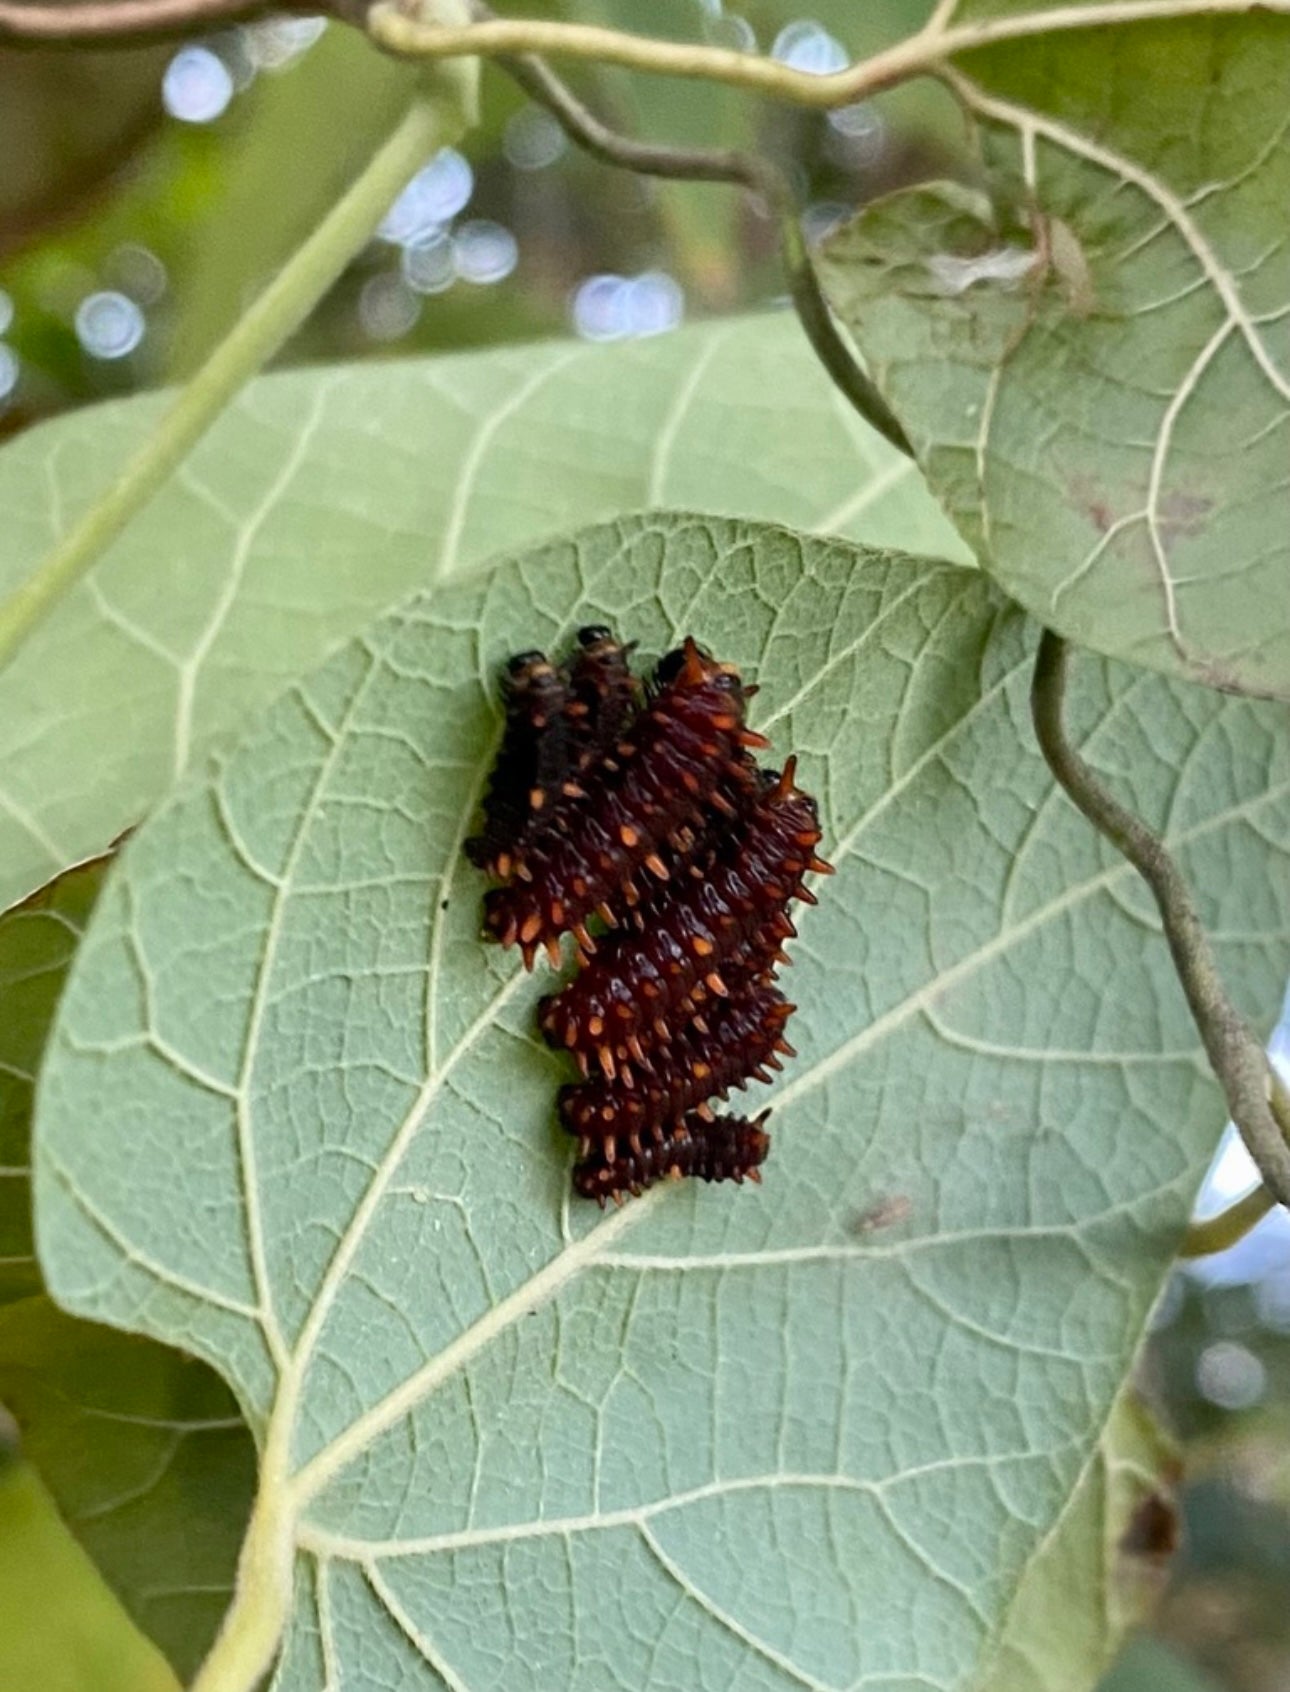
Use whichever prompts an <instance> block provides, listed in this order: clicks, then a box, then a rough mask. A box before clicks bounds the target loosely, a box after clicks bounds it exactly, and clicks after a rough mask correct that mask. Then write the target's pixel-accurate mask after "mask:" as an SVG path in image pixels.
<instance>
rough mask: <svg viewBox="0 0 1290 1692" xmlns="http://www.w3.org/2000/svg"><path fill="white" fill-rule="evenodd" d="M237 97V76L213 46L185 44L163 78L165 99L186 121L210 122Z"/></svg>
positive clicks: (162, 90)
mask: <svg viewBox="0 0 1290 1692" xmlns="http://www.w3.org/2000/svg"><path fill="white" fill-rule="evenodd" d="M232 98H233V77H232V74H231V72H230V71H229V68H228V66H227V65H226V64H225V63H224V61H223V59H221V58H220V56H219V54H218V53H212V52H211V50H210V48H209V47H181V48H180V50H179V51H178V52H177V53H176V54H175V56H174V58H173V59H172V60H171V61H170V63H169V64H168V65H167V66H166V72H165V75H164V76H163V77H162V79H161V101H162V104H163V105H164V106H165V108H166V110H167V111H168V112H169V113H170V115H171V117H176V118H179V119H181V120H182V122H184V123H210V122H211V121H212V119H214V118H217V117H218V116H219V115H220V113H221V112H222V111H224V109H225V108H226V107H227V105H228V103H229V101H230V100H231V99H232Z"/></svg>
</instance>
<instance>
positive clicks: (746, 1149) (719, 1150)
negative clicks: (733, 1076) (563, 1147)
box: [573, 1111, 770, 1209]
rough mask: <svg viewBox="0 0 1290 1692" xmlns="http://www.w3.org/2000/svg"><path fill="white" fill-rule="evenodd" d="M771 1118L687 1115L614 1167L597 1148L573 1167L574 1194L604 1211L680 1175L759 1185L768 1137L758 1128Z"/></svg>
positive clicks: (767, 1146) (767, 1112) (765, 1113)
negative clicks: (608, 1203)
mask: <svg viewBox="0 0 1290 1692" xmlns="http://www.w3.org/2000/svg"><path fill="white" fill-rule="evenodd" d="M769 1114H770V1113H769V1111H763V1112H762V1113H761V1115H760V1116H757V1117H754V1118H753V1119H752V1120H751V1121H749V1119H748V1118H747V1117H746V1116H718V1117H716V1118H715V1119H714V1120H713V1121H711V1122H705V1121H704V1120H703V1119H702V1118H701V1117H698V1116H687V1117H686V1119H685V1121H684V1122H683V1123H681V1124H679V1125H678V1126H677V1127H676V1128H675V1129H674V1130H673V1131H672V1132H671V1133H669V1134H666V1135H664V1137H663V1139H662V1140H661V1141H659V1142H658V1143H657V1144H654V1143H651V1144H649V1145H643V1146H642V1147H641V1149H640V1152H639V1153H636V1152H632V1153H630V1154H629V1155H627V1156H621V1155H620V1156H619V1157H618V1158H617V1160H616V1161H615V1162H613V1163H610V1162H607V1161H606V1159H605V1157H604V1155H603V1152H602V1150H601V1149H599V1148H597V1149H595V1150H593V1151H592V1152H591V1153H590V1154H589V1155H588V1156H586V1157H583V1158H579V1160H578V1162H577V1163H575V1164H574V1166H573V1188H574V1191H575V1192H576V1193H580V1194H581V1195H582V1197H583V1198H594V1199H598V1200H599V1201H600V1205H601V1207H602V1209H603V1207H604V1203H605V1200H606V1199H608V1198H612V1199H613V1201H614V1202H615V1204H621V1203H622V1202H623V1197H624V1195H625V1194H627V1193H634V1194H637V1195H639V1194H640V1193H642V1192H644V1190H645V1188H646V1187H652V1186H653V1185H654V1184H655V1182H656V1181H666V1180H671V1181H679V1180H680V1179H681V1177H682V1176H684V1175H693V1176H695V1177H697V1179H699V1180H700V1181H743V1180H744V1179H745V1178H747V1179H748V1180H750V1181H760V1180H761V1175H760V1173H759V1171H760V1168H761V1165H762V1164H763V1163H764V1162H765V1161H766V1154H767V1152H769V1150H770V1135H769V1134H768V1133H767V1132H766V1130H765V1129H764V1128H763V1126H762V1124H763V1123H764V1122H765V1120H766V1118H767V1116H768V1115H769Z"/></svg>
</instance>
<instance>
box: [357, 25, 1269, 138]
mask: <svg viewBox="0 0 1290 1692" xmlns="http://www.w3.org/2000/svg"><path fill="white" fill-rule="evenodd" d="M1261 4H1262V10H1264V11H1271V12H1282V13H1284V12H1286V11H1290V0H1261ZM1252 9H1253V7H1252V0H1100V3H1094V4H1089V5H1066V6H1051V7H1047V8H1045V7H1043V6H1036V7H1035V9H1034V10H1033V11H1029V12H1011V13H1007V14H1004V15H999V16H994V17H983V18H978V19H974V20H972V21H970V22H968V23H964V24H959V25H958V26H956V27H955V28H947V27H946V26H945V22H944V21H943V19H942V18H941V17H940V16H939V15H937V16H934V17H933V18H932V20H931V21H930V22H929V23H928V24H927V25H926V26H925V27H924V28H922V29H920V30H918V31H917V32H916V33H915V34H914V35H911V36H909V37H907V38H906V39H905V40H904V41H899V42H897V43H896V44H895V45H894V46H892V47H888V48H886V49H885V50H884V51H883V52H881V53H875V54H874V55H873V56H872V57H871V58H868V59H863V60H860V61H858V62H857V63H855V64H852V65H848V66H847V67H846V68H845V69H843V70H839V71H833V72H830V73H829V74H828V75H826V76H816V75H814V74H813V73H812V72H809V71H802V70H795V69H794V68H793V67H792V66H791V65H785V64H781V63H780V62H779V61H778V60H777V59H771V58H767V57H765V56H764V55H762V54H760V53H742V52H737V51H735V50H733V49H730V48H724V47H709V46H705V45H704V44H702V43H698V42H684V41H660V40H658V39H656V38H655V37H646V36H641V35H634V34H631V33H628V32H624V31H622V30H616V29H607V28H604V27H602V26H599V25H595V24H577V23H564V22H560V21H557V20H553V19H548V18H491V19H487V20H484V21H481V22H478V23H471V24H465V25H462V26H460V27H456V28H453V27H445V26H443V25H440V24H434V23H430V22H427V21H426V20H425V19H423V18H418V17H415V16H413V15H411V13H410V12H409V11H408V10H406V9H405V7H404V5H403V4H401V3H400V0H376V4H375V5H373V6H372V8H371V10H370V11H369V12H368V14H367V20H366V21H367V30H368V33H369V34H370V35H371V37H372V39H373V40H374V41H375V42H376V43H377V44H378V45H379V46H381V47H384V48H385V49H386V50H387V51H389V52H391V53H398V54H401V55H407V56H412V57H416V56H422V57H430V58H441V59H446V58H457V57H460V56H462V55H471V54H476V55H479V56H481V57H486V58H498V57H500V56H502V55H505V54H516V53H542V54H546V55H549V56H552V57H563V58H572V59H591V60H594V61H595V62H597V63H599V64H612V65H622V66H624V67H625V68H626V69H628V70H637V71H648V72H651V73H653V74H655V75H662V76H678V77H688V78H692V79H694V78H697V79H701V80H705V81H709V82H721V83H725V84H727V85H728V86H730V87H733V88H744V89H747V90H748V91H749V92H751V93H756V94H765V95H769V96H771V97H772V98H775V99H780V100H787V101H790V102H792V103H793V104H794V105H798V106H806V107H813V108H814V109H816V110H825V111H827V110H830V109H832V108H834V107H837V106H845V105H850V104H851V103H853V102H854V101H857V100H863V99H867V98H868V97H869V96H870V95H871V94H876V93H879V92H880V91H881V90H882V89H884V88H891V87H894V86H895V85H896V84H897V83H899V82H904V81H907V80H908V79H909V78H910V77H913V76H920V75H924V74H926V73H928V72H932V71H935V70H937V69H938V68H939V67H940V66H941V65H943V64H944V63H945V61H946V60H947V59H949V58H950V57H951V56H952V55H954V54H956V53H965V52H970V51H971V50H972V49H973V48H976V47H985V46H988V45H990V44H991V43H993V42H999V41H1016V40H1022V39H1024V38H1026V37H1028V36H1043V35H1051V34H1057V33H1060V32H1064V31H1070V30H1081V29H1096V28H1099V27H1102V26H1106V25H1114V24H1129V23H1135V22H1141V21H1146V20H1149V19H1153V18H1168V19H1173V18H1179V17H1204V16H1219V15H1225V14H1231V13H1238V14H1239V13H1245V12H1249V11H1251V10H1252Z"/></svg>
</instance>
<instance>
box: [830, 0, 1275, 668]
mask: <svg viewBox="0 0 1290 1692" xmlns="http://www.w3.org/2000/svg"><path fill="white" fill-rule="evenodd" d="M1114 10H1115V9H1114V7H1110V8H1104V9H1103V13H1102V16H1101V18H1100V24H1101V27H1097V28H1088V27H1085V28H1076V29H1071V28H1063V29H1061V30H1060V31H1055V32H1054V33H1053V34H1051V35H1050V36H1045V35H1044V33H1043V22H1042V12H1043V8H1042V7H1036V6H1034V5H1033V4H1031V3H1029V0H982V3H981V4H967V5H961V6H959V7H958V8H955V9H952V10H951V13H950V15H948V16H946V17H945V18H944V20H943V21H944V22H945V23H946V24H947V26H949V27H957V26H959V25H960V24H964V25H970V24H971V23H972V22H973V21H978V20H982V19H985V18H989V19H991V20H994V21H995V22H997V23H1000V24H1002V23H1005V22H1006V21H1007V20H1009V19H1013V18H1016V17H1018V16H1019V15H1021V14H1023V13H1033V14H1035V19H1036V24H1035V29H1034V30H1033V31H1031V32H1029V33H1028V34H1027V35H1026V36H1025V37H1024V38H1020V39H1016V40H1013V41H1010V42H1000V43H997V44H995V45H993V46H990V47H986V48H979V49H976V50H974V51H971V52H964V53H960V54H959V55H958V56H957V57H956V58H955V59H954V61H953V69H952V72H951V73H950V74H951V78H952V82H953V86H954V87H955V89H956V90H957V92H958V94H959V96H960V99H961V100H962V102H963V104H964V106H965V108H966V110H967V112H968V113H969V114H970V116H971V118H972V119H973V120H974V121H975V123H976V125H977V127H978V130H979V134H980V138H981V143H982V148H983V154H984V163H985V166H986V171H987V179H988V182H989V185H990V189H991V193H992V195H993V198H994V202H995V203H994V205H993V206H991V205H989V204H987V203H982V202H980V201H973V199H972V198H971V197H966V196H964V195H963V194H962V193H961V192H954V191H949V192H946V191H937V190H931V191H928V190H920V191H917V192H913V193H909V194H905V195H902V196H898V197H896V198H893V199H890V200H888V201H885V202H883V203H881V204H880V205H878V206H876V207H874V208H873V209H872V210H871V211H870V212H868V213H866V214H865V215H864V216H862V217H861V219H860V220H859V221H858V222H857V223H856V224H855V225H854V226H853V227H852V228H851V229H850V230H848V231H846V232H844V233H842V234H841V235H840V236H839V237H838V238H837V240H836V241H835V242H834V244H833V246H832V250H831V254H830V257H829V260H828V272H829V286H830V289H831V292H832V295H833V298H834V300H835V302H836V303H837V305H838V307H839V309H840V310H841V311H842V313H843V315H844V316H845V317H846V318H847V320H848V322H849V323H850V325H851V327H852V328H853V329H854V331H855V333H856V334H857V336H858V337H859V340H860V344H861V346H862V347H863V349H864V352H865V354H866V357H867V358H868V359H869V361H870V363H871V365H872V367H873V369H874V371H875V373H876V374H877V375H878V377H879V380H880V382H881V384H882V385H883V386H884V388H885V390H886V392H887V395H888V397H889V399H890V400H891V402H892V404H893V406H894V407H895V409H896V410H897V412H898V413H899V415H900V416H901V418H902V420H903V421H904V422H905V424H906V427H907V428H908V431H909V433H910V436H911V438H912V439H913V440H914V442H915V444H916V446H917V448H918V451H919V457H920V461H921V462H922V464H923V466H924V469H925V470H926V472H927V474H928V477H929V479H930V481H931V483H932V485H933V487H934V488H935V489H936V491H937V493H938V494H939V496H940V497H941V499H942V500H943V501H944V503H945V505H946V508H947V509H948V510H949V511H950V512H951V514H952V515H953V516H954V518H955V520H956V521H957V522H958V524H959V526H960V528H961V529H962V531H963V532H964V534H966V535H968V536H969V537H970V538H971V541H972V544H973V546H974V547H975V549H976V550H977V552H978V554H979V556H980V558H981V561H982V562H983V563H984V564H986V566H987V567H988V568H989V569H991V570H992V571H993V572H994V573H995V574H996V575H997V576H998V578H999V580H1000V581H1001V582H1002V583H1003V585H1004V586H1005V588H1006V589H1007V590H1008V592H1009V593H1011V594H1013V595H1015V596H1016V597H1017V598H1018V599H1020V600H1021V601H1022V603H1023V604H1025V605H1026V606H1028V607H1029V608H1030V609H1031V610H1033V611H1034V613H1035V614H1036V616H1038V617H1040V618H1041V619H1042V620H1043V621H1044V622H1045V623H1048V624H1049V625H1051V626H1052V627H1054V628H1057V629H1059V630H1060V631H1061V632H1063V633H1065V634H1068V635H1070V636H1071V637H1072V638H1074V639H1075V640H1077V641H1080V642H1082V643H1085V644H1087V645H1090V646H1092V647H1094V648H1096V649H1098V650H1101V651H1103V652H1108V653H1112V654H1114V655H1116V656H1119V657H1123V658H1127V659H1131V660H1132V661H1134V662H1135V663H1141V664H1148V665H1151V666H1152V667H1154V668H1157V669H1162V670H1165V671H1168V672H1171V673H1174V674H1180V675H1185V676H1189V677H1193V678H1195V679H1198V680H1201V681H1205V682H1209V683H1211V684H1214V685H1218V686H1222V687H1236V688H1241V689H1245V690H1248V691H1251V692H1255V693H1266V694H1271V695H1276V696H1279V697H1281V698H1287V697H1290V446H1288V445H1287V442H1288V441H1290V257H1288V256H1287V249H1286V247H1285V244H1284V242H1283V241H1282V240H1281V239H1280V235H1279V230H1280V228H1281V226H1282V224H1283V223H1284V207H1285V204H1286V201H1287V197H1288V196H1290V146H1287V144H1286V111H1285V100H1284V97H1283V90H1284V87H1285V82H1286V76H1287V74H1290V17H1287V16H1286V15H1285V13H1284V8H1281V7H1278V8H1276V9H1275V10H1273V9H1260V8H1253V9H1251V10H1250V11H1248V12H1245V13H1242V14H1239V15H1233V14H1230V13H1229V14H1227V15H1222V16H1208V17H1207V16H1204V15H1194V14H1192V13H1191V10H1190V9H1188V15H1186V16H1182V15H1180V16H1178V17H1176V18H1165V19H1158V20H1156V21H1154V22H1137V23H1118V24H1117V22H1116V19H1115V17H1114ZM1179 10H1180V12H1181V11H1182V8H1180V9H1179ZM1072 11H1073V9H1072V8H1066V9H1065V10H1064V12H1063V18H1064V19H1066V20H1067V21H1069V16H1070V14H1071V13H1072Z"/></svg>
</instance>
